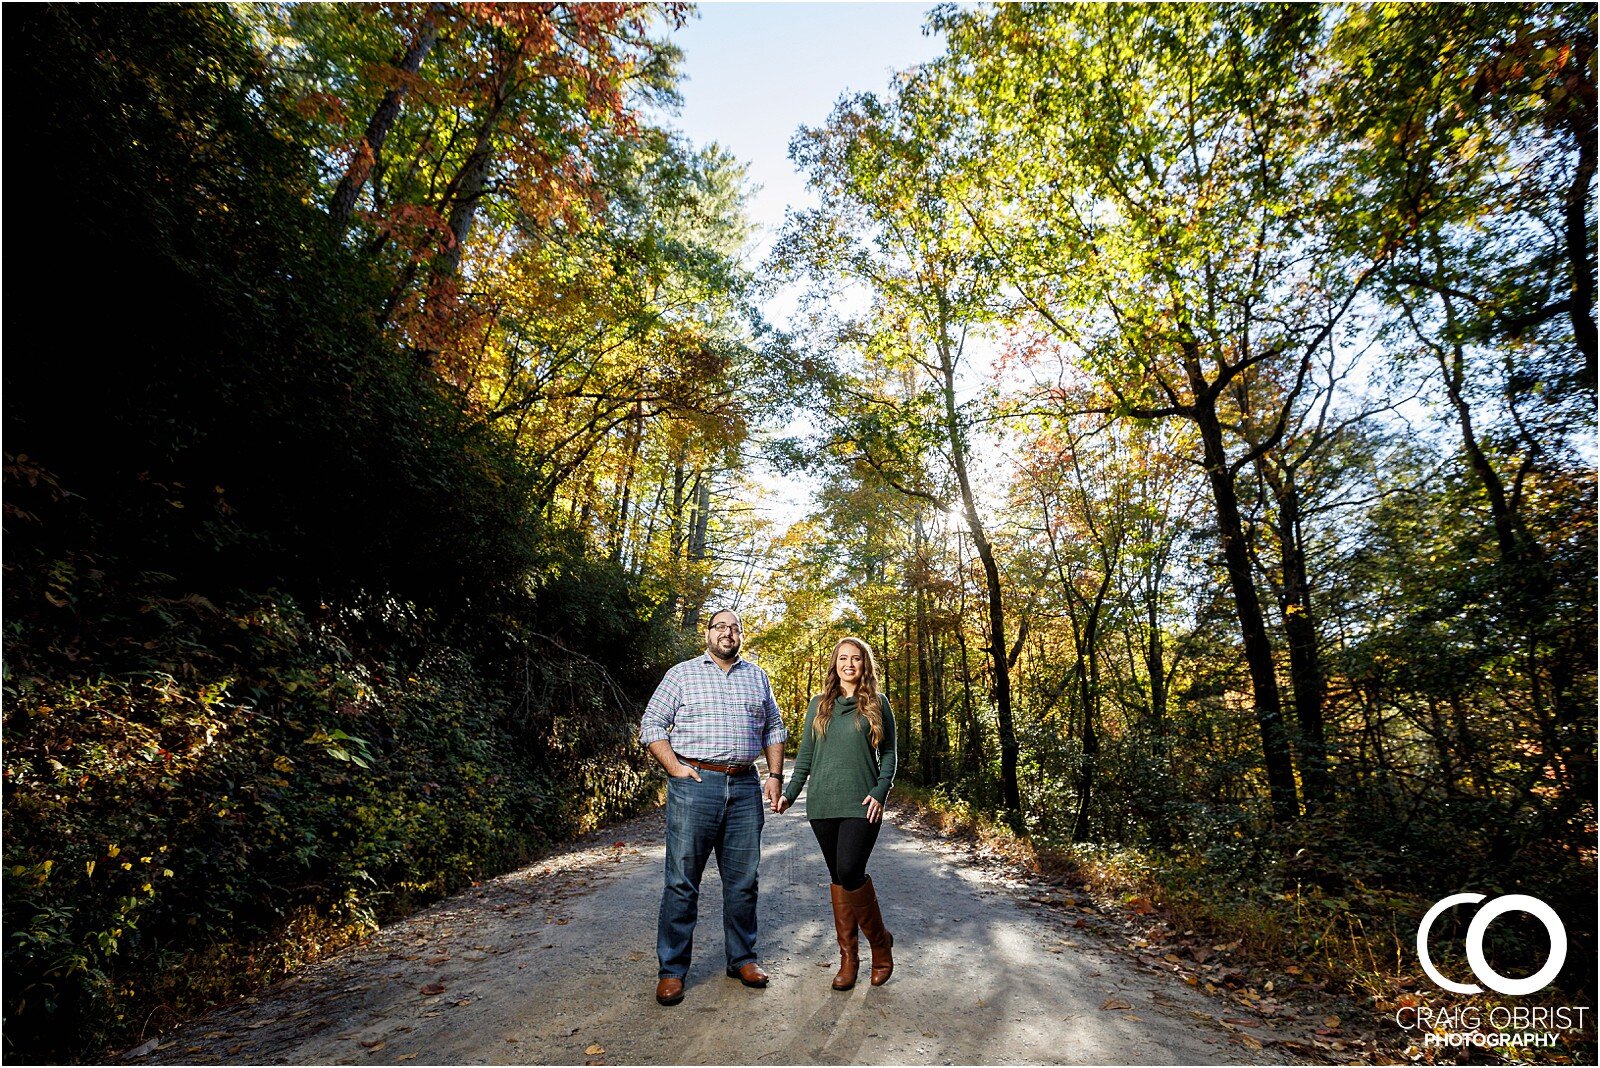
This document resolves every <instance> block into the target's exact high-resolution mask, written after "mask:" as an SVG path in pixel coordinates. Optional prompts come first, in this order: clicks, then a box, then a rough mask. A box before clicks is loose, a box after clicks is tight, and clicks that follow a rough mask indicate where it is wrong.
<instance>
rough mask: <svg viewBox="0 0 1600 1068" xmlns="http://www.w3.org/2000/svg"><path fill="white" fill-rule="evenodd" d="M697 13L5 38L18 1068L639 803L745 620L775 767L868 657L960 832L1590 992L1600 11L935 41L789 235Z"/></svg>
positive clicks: (1307, 940) (1167, 26)
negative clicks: (684, 41)
mask: <svg viewBox="0 0 1600 1068" xmlns="http://www.w3.org/2000/svg"><path fill="white" fill-rule="evenodd" d="M689 17H692V12H691V11H690V9H689V8H688V7H687V6H686V5H683V4H679V3H648V4H647V3H620V4H598V3H549V4H519V5H503V4H491V3H430V4H404V3H394V4H376V5H366V4H362V5H355V4H340V5H334V4H295V5H223V4H188V5H148V6H146V5H126V6H123V5H87V4H86V5H57V4H42V5H31V6H29V7H26V8H23V9H18V10H17V11H15V12H12V13H10V15H9V17H8V18H7V20H6V45H7V55H8V63H7V68H6V75H7V78H6V83H7V89H8V91H9V107H8V115H7V117H8V120H9V121H8V123H7V126H8V138H7V147H8V148H10V149H11V150H12V152H13V157H12V158H13V160H28V161H34V162H35V164H36V166H37V167H38V168H39V169H40V171H41V172H42V174H43V177H42V179H41V180H38V181H36V182H33V183H29V184H26V185H24V184H23V183H22V182H20V181H18V182H13V183H12V184H11V189H10V196H9V200H10V203H9V205H8V206H9V207H11V208H12V211H11V212H10V213H9V215H10V218H9V220H8V221H9V222H10V224H11V225H10V229H9V237H8V246H9V248H10V250H11V251H12V253H13V255H12V257H11V265H12V268H13V270H12V272H11V275H10V282H9V284H8V287H7V296H8V297H9V298H10V299H9V300H8V303H7V309H8V310H7V317H8V318H7V325H8V326H11V327H13V329H12V338H13V347H12V350H11V352H10V353H9V354H8V355H9V358H8V359H7V360H6V361H5V365H4V387H5V388H4V406H5V434H6V440H5V468H4V473H5V513H4V529H5V549H4V565H5V582H4V618H5V622H4V628H5V629H4V633H5V647H4V687H5V692H4V697H5V707H4V745H5V761H4V804H5V846H4V849H5V856H4V880H5V883H4V909H5V922H4V926H5V965H4V969H5V975H4V978H5V983H4V985H5V994H4V1002H5V1009H4V1011H5V1025H4V1042H5V1050H6V1055H7V1057H8V1058H9V1057H14V1058H18V1059H48V1058H55V1059H73V1058H89V1059H93V1058H95V1057H97V1056H99V1055H100V1054H101V1053H102V1052H103V1051H104V1050H106V1049H107V1048H111V1047H116V1046H121V1045H129V1044H132V1043H133V1042H135V1041H137V1040H140V1039H142V1038H144V1037H147V1036H148V1035H150V1034H153V1033H157V1032H159V1031H161V1030H163V1029H165V1028H167V1027H168V1026H170V1025H171V1024H172V1023H173V1022H174V1021H176V1020H179V1019H182V1018H184V1017H187V1016H190V1015H193V1014H194V1013H196V1012H198V1011H200V1010H202V1009H203V1008H205V1007H206V1006H207V1005H210V1004H213V1003H215V1002H216V1001H218V1000H220V999H223V998H226V997H230V996H236V995H238V994H240V993H242V992H244V991H246V990H248V989H249V988H251V986H253V985H258V984H261V983H265V982H269V981H272V980H274V979H277V978H279V977H281V976H282V975H284V974H285V973H286V972H288V971H290V970H292V969H293V968H294V967H296V966H297V965H298V964H300V963H302V962H304V961H307V960H311V959H315V958H316V957H318V956H320V955H322V954H325V953H327V952H329V951H331V950H333V949H335V948H337V947H338V946H340V945H342V944H344V943H346V942H348V941H349V940H351V939H353V938H357V937H360V935H361V934H362V933H364V932H366V931H370V930H371V929H372V927H373V925H375V924H377V923H380V922H383V921H386V920H388V919H391V918H394V917H397V916H399V915H403V914H404V913H406V912H408V911H410V910H412V909H414V908H416V907H418V906H420V905H421V904H424V903H426V902H428V901H431V900H434V899H436V898H438V897H440V896H443V895H445V894H448V893H451V892H453V891H455V890H457V889H459V888H460V887H462V886H465V885H468V884H469V883H471V882H472V881H473V880H478V879H482V878H486V877H489V876H491V875H494V874H497V873H499V872H502V871H505V870H508V869H510V868H512V867H515V866H516V865H518V864H519V863H522V862H523V861H525V860H526V859H527V858H529V857H531V856H533V855H535V854H536V853H537V852H538V851H540V850H543V849H547V848H549V847H551V846H552V845H553V844H555V843H558V842H560V841H562V840H564V839H565V838H567V837H570V836H571V835H573V834H575V833H577V832H578V831H580V830H585V829H588V828H591V827H594V826H596V825H599V824H600V823H603V822H605V821H607V820H611V819H615V818H618V817H621V816H623V815H627V814H630V813H633V812H635V811H638V810H639V809H641V808H642V807H646V806H648V805H650V804H652V803H654V801H655V800H656V784H655V782H654V780H653V779H652V778H651V776H650V775H649V774H648V773H647V763H646V761H645V759H644V756H643V753H642V751H641V750H640V749H639V747H638V746H637V744H636V743H635V741H634V737H635V730H636V727H637V716H638V712H639V709H640V706H641V704H642V702H643V700H644V699H645V698H646V697H648V695H649V693H650V690H651V688H652V687H653V686H654V684H655V682H656V681H657V680H658V679H659V677H660V672H661V671H662V670H663V669H664V667H665V666H666V665H668V664H669V663H671V662H672V661H673V660H674V659H676V658H679V657H681V656H683V655H686V654H687V653H688V652H689V651H692V650H693V649H694V648H695V647H696V646H697V645H698V644H700V643H701V642H702V641H703V634H702V633H700V624H701V623H702V621H703V620H704V618H705V617H706V615H707V614H708V612H709V611H711V610H714V609H716V608H718V607H723V606H726V605H734V606H737V607H739V608H741V609H742V610H744V611H745V617H746V621H747V624H748V630H749V631H750V648H749V652H750V655H751V656H752V658H753V659H756V660H757V661H758V662H760V663H761V664H762V665H763V666H764V667H765V668H766V669H767V671H768V672H769V673H770V675H771V677H772V679H773V682H774V685H775V688H776V690H777V695H778V697H779V701H780V704H781V706H782V708H783V710H784V714H785V716H786V718H787V719H789V721H790V728H791V732H792V733H793V732H797V731H798V728H799V725H800V718H801V716H802V714H803V711H804V708H805V705H806V700H807V698H808V697H809V696H810V695H811V694H813V693H815V692H817V690H818V689H819V688H820V685H821V682H822V677H823V673H824V671H825V670H826V658H827V656H828V655H829V652H830V650H831V649H832V646H833V643H834V641H835V640H836V639H837V638H838V637H839V636H841V635H843V634H845V633H855V634H859V635H861V636H863V637H865V638H866V639H868V640H869V641H870V642H871V643H872V644H873V646H874V648H875V651H876V654H877V656H878V657H879V660H880V675H881V677H882V678H883V680H884V689H885V692H887V693H888V694H889V695H890V697H891V699H892V700H893V702H894V707H895V708H896V710H897V711H898V712H900V714H901V716H902V719H903V720H905V721H906V722H904V723H903V724H902V726H901V730H900V739H901V749H902V756H901V760H900V766H901V769H902V772H901V774H902V777H903V779H904V780H905V781H906V782H907V783H908V784H911V785H914V786H915V787H917V788H918V789H920V790H921V791H922V796H924V797H926V798H932V799H933V800H934V801H935V802H937V803H939V804H944V805H947V806H954V807H960V808H963V809H964V810H967V811H970V812H974V813H978V814H980V815H983V816H992V817H994V818H995V819H997V820H998V821H1000V822H1002V823H1004V824H1005V825H1007V826H1008V828H1009V829H1010V833H1013V834H1016V835H1019V836H1022V837H1024V838H1027V839H1028V840H1030V841H1032V842H1033V843H1036V844H1037V845H1038V846H1039V848H1041V849H1045V848H1049V849H1054V850H1057V851H1059V852H1060V854H1061V855H1063V856H1068V857H1072V858H1076V862H1077V863H1081V864H1083V865H1095V864H1099V865H1101V870H1110V869H1111V868H1113V867H1117V866H1121V868H1122V869H1127V870H1134V869H1136V870H1137V871H1139V872H1140V873H1141V874H1140V875H1139V878H1141V879H1145V880H1147V882H1146V883H1143V884H1141V885H1142V886H1148V887H1155V888H1157V890H1159V892H1160V893H1163V894H1167V895H1169V900H1168V901H1167V902H1166V903H1167V904H1171V905H1184V907H1188V908H1189V909H1190V912H1189V913H1188V915H1193V916H1201V915H1202V913H1203V914H1204V915H1205V916H1208V917H1210V918H1211V919H1212V920H1215V921H1216V922H1218V923H1230V922H1231V923H1239V922H1244V921H1241V920H1239V919H1238V918H1239V917H1241V916H1254V917H1258V918H1260V917H1265V919H1258V921H1257V930H1258V933H1260V932H1269V931H1270V932H1275V933H1273V934H1272V935H1271V937H1268V935H1267V934H1265V933H1261V936H1260V941H1261V942H1262V944H1263V945H1267V944H1268V943H1270V944H1271V946H1272V947H1275V949H1276V951H1280V952H1283V953H1286V954H1293V955H1295V956H1296V959H1297V960H1302V959H1303V960H1307V961H1309V960H1312V959H1316V960H1318V961H1319V962H1321V963H1320V964H1319V966H1323V965H1325V966H1326V967H1327V968H1328V969H1329V974H1330V975H1332V976H1333V977H1334V978H1335V979H1336V980H1337V981H1339V982H1343V983H1345V984H1346V985H1347V986H1348V987H1349V988H1351V989H1358V990H1359V991H1360V992H1361V993H1363V994H1365V995H1369V996H1370V997H1371V998H1373V999H1374V1003H1375V1004H1379V1005H1381V1004H1383V1003H1384V999H1385V998H1387V997H1391V996H1396V995H1397V992H1398V991H1399V989H1401V988H1402V987H1403V986H1404V984H1405V976H1406V973H1407V971H1408V969H1414V963H1415V962H1414V961H1411V960H1409V959H1408V957H1409V954H1410V953H1411V950H1410V949H1409V948H1408V947H1407V946H1406V939H1407V937H1409V935H1408V931H1409V932H1414V930H1415V920H1416V919H1417V917H1419V916H1420V915H1421V914H1422V912H1423V911H1425V910H1426V908H1427V907H1428V905H1429V904H1430V903H1431V902H1432V901H1433V900H1436V899H1437V898H1438V897H1440V896H1441V895H1443V894H1445V893H1452V892H1458V891H1461V890H1463V889H1469V888H1470V889H1476V890H1483V891H1493V892H1497V893H1510V892H1521V893H1531V894H1534V895H1536V896H1538V897H1540V898H1542V899H1543V900H1545V901H1547V902H1549V903H1550V904H1551V905H1552V906H1554V907H1555V908H1556V910H1557V911H1558V912H1559V913H1560V915H1561V916H1562V917H1564V918H1565V920H1566V924H1567V930H1568V933H1569V935H1570V937H1571V939H1572V942H1573V945H1574V950H1573V952H1572V953H1571V955H1570V957H1569V961H1570V963H1569V965H1568V967H1567V970H1566V972H1565V973H1564V974H1563V975H1562V976H1561V977H1560V978H1559V979H1558V981H1557V986H1556V989H1557V990H1559V991H1563V992H1565V993H1566V995H1567V996H1571V997H1577V996H1580V995H1583V994H1585V993H1587V994H1592V993H1593V990H1592V976H1591V975H1589V974H1588V972H1587V971H1585V969H1586V968H1587V967H1588V963H1589V962H1592V961H1593V960H1594V959H1595V949H1596V947H1595V934H1594V885H1595V867H1594V865H1595V846H1596V837H1595V836H1596V829H1595V811H1594V803H1595V794H1596V781H1595V767H1594V765H1595V754H1596V740H1597V739H1596V721H1595V712H1596V690H1595V664H1596V646H1595V618H1594V612H1595V604H1596V592H1597V591H1596V553H1597V545H1596V532H1595V516H1596V499H1595V455H1596V451H1595V411H1596V352H1597V342H1596V328H1595V317H1594V288H1595V248H1596V233H1595V194H1596V179H1595V151H1596V143H1595V135H1596V117H1595V65H1596V57H1595V35H1596V25H1595V18H1594V14H1593V11H1592V9H1591V8H1590V7H1588V6H1586V5H1578V4H1564V3H1557V4H1524V3H1517V4H1496V5H1455V4H1433V5H1399V4H1364V5H1356V4H1319V5H1291V4H1227V3H1223V4H1205V5H1167V4H1105V5H1103V4H1071V5H1050V4H1039V5H1036V4H1006V5H998V6H993V7H974V6H955V5H945V6H941V7H939V8H936V9H934V10H933V12H932V13H931V14H930V16H929V27H930V31H931V32H933V33H935V34H937V35H938V36H939V39H940V41H941V43H942V47H943V50H942V53H941V54H940V55H939V56H938V57H937V58H936V59H934V60H932V61H930V62H927V63H925V64H923V65H921V66H918V67H915V68H912V69H909V70H906V71H903V72H901V73H899V74H898V75H896V76H895V78H894V79H893V82H892V84H891V86H890V88H889V90H888V91H887V92H884V93H878V94H870V93H867V94H849V95H846V96H844V97H842V98H841V99H840V100H839V101H838V103H837V105H836V107H835V108H834V110H833V112H832V114H831V115H829V116H828V118H827V119H826V121H824V122H822V123H820V124H818V125H816V126H812V127H806V128H802V129H800V130H798V131H796V132H795V134H794V138H793V141H792V144H791V158H792V159H793V161H794V163H795V165H796V166H797V167H798V168H799V169H800V170H801V171H802V172H803V173H804V174H805V175H806V177H807V179H808V181H809V183H810V185H811V188H812V190H813V192H814V193H815V194H816V198H815V201H816V203H815V206H814V207H808V208H796V209H794V210H793V211H791V213H790V216H789V219H788V222H787V224H786V225H785V227H784V228H783V230H782V232H781V233H780V234H778V235H777V240H776V243H775V245H774V246H773V248H772V251H771V254H770V256H768V257H766V259H765V261H764V262H759V263H757V262H753V257H752V254H751V250H752V247H753V246H754V241H753V238H754V236H755V234H754V230H753V227H752V224H751V223H750V221H749V218H748V215H747V210H746V202H747V197H748V195H749V191H748V183H747V178H746V174H745V171H744V166H743V165H742V164H741V163H740V162H739V160H738V159H736V158H735V157H734V156H733V155H732V154H731V153H730V152H729V151H728V150H727V149H726V148H724V147H722V146H717V145H696V144H693V143H691V142H690V141H689V140H688V139H687V138H686V137H685V136H684V135H683V134H681V133H680V132H678V131H677V130H675V129H674V128H673V126H672V118H671V116H672V109H673V106H674V102H675V100H676V88H675V87H676V85H677V84H678V79H679V78H680V76H681V75H680V64H681V62H682V59H683V57H682V55H681V54H680V52H679V50H678V48H677V46H676V45H674V44H673V43H672V40H673V33H674V31H675V30H676V29H678V28H680V27H681V26H682V24H683V22H684V20H685V19H687V18H689ZM780 289H783V290H785V291H786V292H789V293H792V294H797V295H798V298H797V299H798V312H797V313H796V314H795V316H794V317H793V318H792V320H790V321H788V322H786V323H782V324H773V323H769V322H768V321H767V320H766V318H765V317H764V314H763V307H764V304H763V302H764V301H765V300H766V299H767V298H768V297H770V296H772V295H773V294H774V293H776V292H778V291H779V290H780ZM49 327H55V329H49ZM46 339H48V340H46ZM764 470H776V471H777V472H778V473H779V477H783V478H789V479H792V480H795V481H797V482H800V483H801V484H804V485H808V486H812V487H814V488H815V494H814V496H813V499H812V501H811V504H810V507H809V509H808V511H807V514H805V515H802V516H800V517H798V518H797V519H796V520H795V521H794V522H792V523H789V524H787V525H783V524H775V523H773V522H772V521H771V520H770V519H769V518H765V516H766V515H767V514H768V513H766V512H765V511H763V509H762V508H760V507H758V506H760V505H761V504H763V502H765V501H766V500H767V499H768V498H770V496H771V493H772V490H771V488H770V485H766V484H764V481H763V476H762V472H763V471H764ZM767 481H768V482H770V479H768V480H767ZM892 807H893V806H892V805H891V808H892ZM1149 892H1151V893H1154V892H1156V891H1149ZM1196 922H1198V921H1196ZM1408 924H1409V925H1410V926H1409V927H1408V926H1407V925H1408ZM1445 926H1446V925H1444V924H1441V925H1440V926H1439V933H1440V934H1441V936H1442V935H1444V934H1445V933H1447V932H1446V931H1445ZM1506 930H1507V931H1509V928H1507V929H1506ZM1457 941H1459V939H1458V940H1457ZM1498 941H1499V943H1500V944H1496V945H1492V946H1491V949H1492V951H1493V953H1494V954H1495V959H1496V960H1501V961H1505V962H1507V965H1506V967H1508V968H1515V967H1516V966H1517V965H1519V964H1525V963H1526V962H1527V961H1528V960H1529V959H1531V957H1532V956H1534V955H1537V953H1538V952H1540V951H1541V949H1542V946H1541V945H1539V944H1537V940H1529V939H1527V938H1525V937H1523V935H1521V934H1517V933H1506V934H1503V935H1501V936H1498ZM1351 946H1355V947H1358V948H1359V951H1360V952H1364V953H1365V954H1366V957H1365V959H1366V961H1367V962H1368V963H1367V964H1366V965H1362V966H1359V967H1358V966H1357V965H1356V964H1354V963H1350V961H1353V960H1355V958H1356V957H1357V956H1359V953H1358V952H1356V951H1355V950H1350V949H1349V947H1351ZM1380 958H1381V959H1384V960H1387V961H1390V962H1395V961H1398V962H1399V963H1389V964H1385V965H1383V966H1381V967H1380V966H1379V965H1377V964H1376V963H1373V962H1375V961H1377V960H1379V959H1380ZM1340 961H1345V963H1343V964H1341V963H1340ZM1341 968H1342V969H1343V971H1341V970H1340V969H1341Z"/></svg>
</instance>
